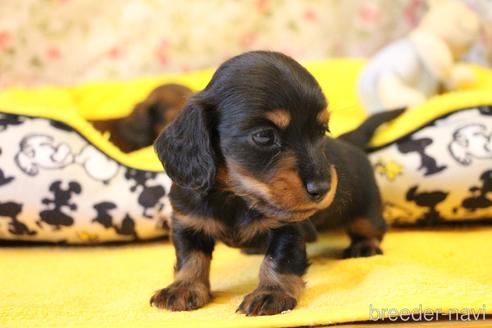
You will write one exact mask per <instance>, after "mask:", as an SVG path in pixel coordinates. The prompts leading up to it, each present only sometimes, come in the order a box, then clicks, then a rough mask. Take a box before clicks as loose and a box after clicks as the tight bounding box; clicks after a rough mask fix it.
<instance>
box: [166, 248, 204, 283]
mask: <svg viewBox="0 0 492 328" xmlns="http://www.w3.org/2000/svg"><path fill="white" fill-rule="evenodd" d="M210 260H211V258H210V256H207V255H205V254H204V253H202V252H192V253H190V254H188V256H187V257H186V260H185V262H184V263H183V265H182V267H181V268H180V269H179V270H178V271H176V273H175V277H174V280H175V281H182V282H202V283H203V284H205V285H206V286H207V287H210V282H209V274H210Z"/></svg>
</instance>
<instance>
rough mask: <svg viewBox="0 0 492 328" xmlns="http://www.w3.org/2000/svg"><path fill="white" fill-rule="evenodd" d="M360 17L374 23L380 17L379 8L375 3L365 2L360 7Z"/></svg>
mask: <svg viewBox="0 0 492 328" xmlns="http://www.w3.org/2000/svg"><path fill="white" fill-rule="evenodd" d="M359 18H360V19H361V20H362V22H364V23H365V24H368V25H372V24H374V23H375V22H376V21H377V20H378V19H379V8H378V7H377V6H376V5H374V4H373V3H368V4H365V5H363V6H362V7H361V8H360V9H359Z"/></svg>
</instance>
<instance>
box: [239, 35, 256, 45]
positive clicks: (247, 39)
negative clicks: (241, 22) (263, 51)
mask: <svg viewBox="0 0 492 328" xmlns="http://www.w3.org/2000/svg"><path fill="white" fill-rule="evenodd" d="M255 41H256V33H255V32H245V33H243V35H241V36H240V37H239V45H240V46H241V47H242V48H244V49H249V48H251V46H252V45H253V44H254V43H255Z"/></svg>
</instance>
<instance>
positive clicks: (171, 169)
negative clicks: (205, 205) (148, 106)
mask: <svg viewBox="0 0 492 328" xmlns="http://www.w3.org/2000/svg"><path fill="white" fill-rule="evenodd" d="M211 111H212V109H211V108H209V107H208V106H207V105H204V104H203V103H201V102H200V101H198V100H197V98H196V97H193V98H191V99H190V100H189V101H188V103H187V104H186V106H185V107H184V108H183V109H182V110H181V112H180V113H179V114H178V116H177V117H176V118H175V120H174V121H173V122H172V123H171V124H170V125H169V126H168V127H167V128H166V129H165V130H164V131H163V132H162V133H161V134H160V135H159V137H158V138H157V140H156V141H155V143H154V148H155V151H156V153H157V156H159V159H160V161H161V162H162V164H163V165H164V168H165V170H166V173H167V174H168V175H169V177H170V178H171V180H173V182H174V183H176V184H177V185H179V186H181V187H184V188H189V189H193V190H197V191H207V190H208V189H210V187H211V186H212V185H213V183H214V181H215V173H216V166H215V154H214V150H213V146H212V140H211V125H212V122H211V121H212V118H211V115H212V113H211Z"/></svg>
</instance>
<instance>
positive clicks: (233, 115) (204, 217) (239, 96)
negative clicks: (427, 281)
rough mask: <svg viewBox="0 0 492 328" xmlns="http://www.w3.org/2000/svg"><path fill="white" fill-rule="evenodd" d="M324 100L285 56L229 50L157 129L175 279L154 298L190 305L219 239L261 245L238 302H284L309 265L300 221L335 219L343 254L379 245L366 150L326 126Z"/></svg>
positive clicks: (264, 307)
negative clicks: (251, 279) (250, 283)
mask: <svg viewBox="0 0 492 328" xmlns="http://www.w3.org/2000/svg"><path fill="white" fill-rule="evenodd" d="M328 118H329V117H328V112H327V102H326V100H325V97H324V95H323V93H322V91H321V89H320V86H319V85H318V83H317V82H316V80H315V79H314V78H313V76H311V74H309V73H308V71H307V70H306V69H304V68H303V67H302V66H301V65H300V64H298V63H297V62H295V61H294V60H293V59H291V58H289V57H287V56H285V55H283V54H280V53H275V52H263V51H256V52H249V53H245V54H242V55H240V56H237V57H234V58H232V59H230V60H228V61H226V62H225V63H224V64H222V66H220V68H219V69H218V70H217V72H216V73H215V75H214V76H213V78H212V80H211V81H210V83H209V84H208V85H207V87H206V88H205V89H204V90H203V91H202V92H200V93H198V94H196V95H194V96H193V97H192V98H190V99H189V101H188V103H187V104H186V106H185V107H184V109H183V110H182V111H181V112H180V114H179V115H178V116H177V117H176V119H175V120H174V121H173V122H172V123H171V124H170V125H169V126H168V128H167V129H166V130H165V131H164V132H163V133H162V134H161V135H160V136H159V137H158V139H157V140H156V143H155V149H156V151H157V154H158V156H159V158H160V160H161V161H162V162H163V163H164V165H165V168H166V172H167V173H168V174H169V176H170V177H171V179H172V180H173V182H174V183H173V186H172V189H171V193H170V198H171V202H172V206H173V209H174V216H173V219H172V240H173V243H174V246H175V248H176V256H177V263H176V267H175V281H174V282H173V283H172V284H171V285H169V286H168V287H167V288H164V289H162V290H159V291H157V292H156V293H155V294H154V295H153V296H152V298H151V304H152V305H154V306H156V307H158V308H167V309H170V310H173V311H183V310H193V309H197V308H200V307H202V306H204V305H205V304H207V303H208V302H209V301H210V298H211V292H210V283H209V270H210V260H211V258H212V252H213V249H214V245H215V242H216V241H223V242H224V243H226V244H227V245H230V246H234V247H240V248H253V249H254V248H256V247H258V248H261V247H262V246H265V252H266V255H265V258H264V261H263V263H262V265H261V268H260V274H259V285H258V287H257V288H256V289H255V290H254V291H252V292H251V293H250V294H248V295H247V296H246V297H245V298H244V300H243V302H242V303H241V305H239V308H238V311H239V312H242V313H245V314H247V315H269V314H276V313H280V312H282V311H285V310H289V309H292V308H294V307H295V306H296V304H297V299H298V297H299V295H300V293H301V290H302V289H303V287H304V282H303V279H302V276H303V274H304V273H305V272H306V269H307V267H308V260H307V257H306V249H305V238H306V237H305V236H304V231H305V230H306V229H304V228H303V223H302V222H303V221H304V222H309V221H305V220H307V219H309V218H312V219H313V220H314V222H321V223H322V222H323V221H326V220H334V219H337V220H339V219H341V220H344V221H345V222H346V224H347V226H348V232H349V234H350V237H351V240H352V242H351V245H350V247H349V248H348V249H347V250H346V255H347V256H351V257H358V256H370V255H374V254H381V249H380V245H379V244H380V241H381V239H382V237H383V233H384V231H385V224H384V221H383V219H382V217H381V201H380V196H379V192H378V189H377V187H376V183H375V180H374V176H373V171H372V168H371V166H370V164H369V161H368V159H367V158H366V155H365V154H364V152H363V151H361V150H359V149H358V148H356V147H354V146H352V145H350V144H349V143H346V142H344V141H341V140H336V139H332V138H329V137H326V136H325V134H326V131H327V126H328Z"/></svg>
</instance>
